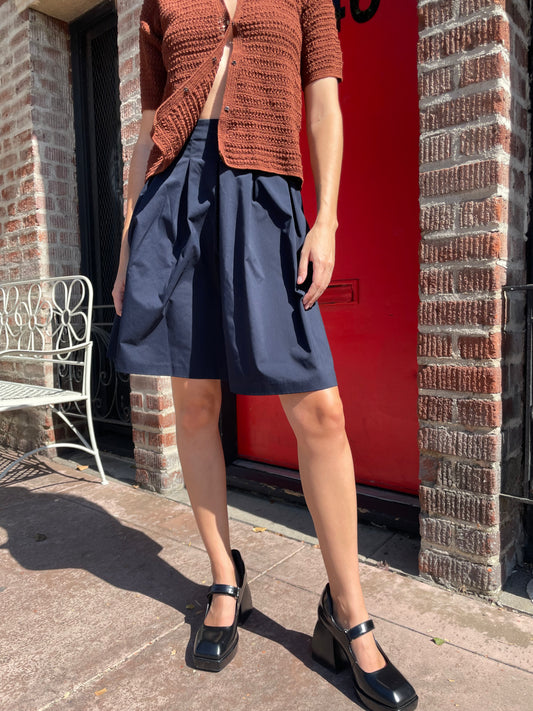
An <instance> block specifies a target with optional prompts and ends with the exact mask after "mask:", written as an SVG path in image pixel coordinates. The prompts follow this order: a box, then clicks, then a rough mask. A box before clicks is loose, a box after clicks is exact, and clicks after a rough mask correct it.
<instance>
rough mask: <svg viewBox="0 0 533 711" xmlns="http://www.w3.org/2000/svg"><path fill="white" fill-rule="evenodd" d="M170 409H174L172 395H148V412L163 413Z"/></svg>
mask: <svg viewBox="0 0 533 711" xmlns="http://www.w3.org/2000/svg"><path fill="white" fill-rule="evenodd" d="M170 407H174V400H173V399H172V395H163V394H161V395H150V394H147V395H146V409H147V410H155V411H163V410H168V408H170Z"/></svg>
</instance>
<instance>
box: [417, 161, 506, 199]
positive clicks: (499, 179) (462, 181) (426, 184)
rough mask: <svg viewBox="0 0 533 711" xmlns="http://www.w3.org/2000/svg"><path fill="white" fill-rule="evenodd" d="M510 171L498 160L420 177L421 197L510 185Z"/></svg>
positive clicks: (457, 167) (428, 172) (446, 169)
mask: <svg viewBox="0 0 533 711" xmlns="http://www.w3.org/2000/svg"><path fill="white" fill-rule="evenodd" d="M508 182H509V169H508V167H507V166H505V165H504V164H502V163H500V161H497V160H487V161H477V162H475V163H468V164H466V165H456V166H452V167H451V168H441V169H438V170H431V171H427V172H424V173H421V175H420V195H421V196H422V197H432V196H440V195H450V194H451V193H461V192H471V191H473V190H480V189H482V188H488V187H496V186H497V185H508Z"/></svg>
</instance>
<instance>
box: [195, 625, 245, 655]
mask: <svg viewBox="0 0 533 711" xmlns="http://www.w3.org/2000/svg"><path fill="white" fill-rule="evenodd" d="M237 639H238V633H237V630H236V628H234V627H233V626H232V627H209V626H207V625H202V627H201V628H200V629H199V630H198V633H197V635H196V640H195V643H194V654H195V656H197V657H204V658H206V659H220V658H221V657H223V656H224V655H225V654H226V653H227V651H228V649H231V648H232V647H233V646H234V645H235V644H236V643H237Z"/></svg>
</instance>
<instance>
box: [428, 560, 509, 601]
mask: <svg viewBox="0 0 533 711" xmlns="http://www.w3.org/2000/svg"><path fill="white" fill-rule="evenodd" d="M418 564H419V570H420V573H421V575H423V576H424V575H426V576H428V577H429V578H431V579H432V580H435V581H436V582H442V583H444V584H447V585H450V584H451V585H453V586H454V587H456V588H459V589H460V590H465V591H466V590H472V591H475V592H477V593H481V594H485V595H490V594H496V593H497V592H498V591H499V590H500V588H501V583H502V580H501V568H500V565H499V564H497V563H492V564H491V565H482V564H480V563H474V562H473V561H470V560H464V559H461V558H456V557H451V556H450V555H448V554H446V553H441V552H437V551H432V550H423V551H421V553H420V555H419V558H418Z"/></svg>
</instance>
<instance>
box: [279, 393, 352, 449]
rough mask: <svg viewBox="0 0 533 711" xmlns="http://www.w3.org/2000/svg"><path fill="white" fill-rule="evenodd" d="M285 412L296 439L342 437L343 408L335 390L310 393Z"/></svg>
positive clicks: (343, 432)
mask: <svg viewBox="0 0 533 711" xmlns="http://www.w3.org/2000/svg"><path fill="white" fill-rule="evenodd" d="M285 411H286V412H287V416H288V418H289V422H290V424H291V426H292V428H293V430H294V433H295V435H296V437H299V438H301V437H303V438H305V439H314V440H316V439H317V438H320V439H321V438H330V437H335V436H339V437H344V434H345V419H344V408H343V405H342V400H341V399H340V397H339V394H338V390H337V389H336V388H335V389H334V390H320V391H316V392H314V393H310V394H309V395H308V396H306V397H304V398H303V399H301V400H300V402H298V403H297V404H295V405H293V406H292V407H291V406H290V404H289V407H288V408H287V407H285Z"/></svg>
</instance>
